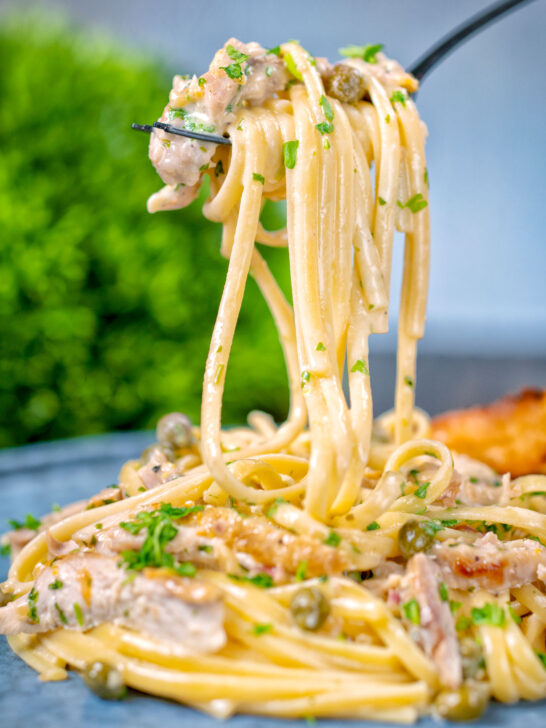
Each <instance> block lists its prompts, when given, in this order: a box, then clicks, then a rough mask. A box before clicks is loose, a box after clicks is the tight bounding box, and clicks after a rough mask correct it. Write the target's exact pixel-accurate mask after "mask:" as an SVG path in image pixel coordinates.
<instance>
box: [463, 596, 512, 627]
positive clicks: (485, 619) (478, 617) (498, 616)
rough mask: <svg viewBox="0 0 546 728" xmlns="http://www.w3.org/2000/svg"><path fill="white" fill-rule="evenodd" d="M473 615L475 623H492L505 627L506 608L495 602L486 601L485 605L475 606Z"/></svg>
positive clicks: (495, 625)
mask: <svg viewBox="0 0 546 728" xmlns="http://www.w3.org/2000/svg"><path fill="white" fill-rule="evenodd" d="M471 615H472V621H473V622H474V624H490V625H492V626H494V627H503V626H504V623H505V621H506V615H505V613H504V609H502V608H501V607H499V605H498V604H495V603H494V602H486V603H485V604H484V605H483V607H473V608H472V612H471Z"/></svg>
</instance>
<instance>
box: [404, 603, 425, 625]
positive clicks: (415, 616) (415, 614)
mask: <svg viewBox="0 0 546 728" xmlns="http://www.w3.org/2000/svg"><path fill="white" fill-rule="evenodd" d="M402 612H403V614H404V617H405V618H406V619H409V621H410V622H412V624H420V623H421V610H420V609H419V602H418V601H417V599H410V600H409V602H406V603H405V604H402Z"/></svg>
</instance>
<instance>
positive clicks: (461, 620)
mask: <svg viewBox="0 0 546 728" xmlns="http://www.w3.org/2000/svg"><path fill="white" fill-rule="evenodd" d="M471 626H472V620H471V619H470V617H465V615H464V614H461V616H460V617H458V618H457V621H456V622H455V629H456V630H457V632H465V631H466V630H467V629H469V628H470V627H471Z"/></svg>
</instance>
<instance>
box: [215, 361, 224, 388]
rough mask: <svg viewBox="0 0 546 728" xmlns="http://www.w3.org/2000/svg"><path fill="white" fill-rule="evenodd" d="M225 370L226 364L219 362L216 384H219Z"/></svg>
mask: <svg viewBox="0 0 546 728" xmlns="http://www.w3.org/2000/svg"><path fill="white" fill-rule="evenodd" d="M223 371H224V365H223V364H218V367H217V368H216V374H215V375H214V384H218V383H219V381H220V379H221V378H222V372H223Z"/></svg>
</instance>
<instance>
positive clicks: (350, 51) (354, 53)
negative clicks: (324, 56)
mask: <svg viewBox="0 0 546 728" xmlns="http://www.w3.org/2000/svg"><path fill="white" fill-rule="evenodd" d="M382 49H383V43H375V44H373V45H372V44H370V45H365V46H359V45H350V46H345V48H340V49H339V55H340V56H345V58H362V60H363V61H366V63H377V58H376V55H377V54H378V53H379V51H381V50H382Z"/></svg>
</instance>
